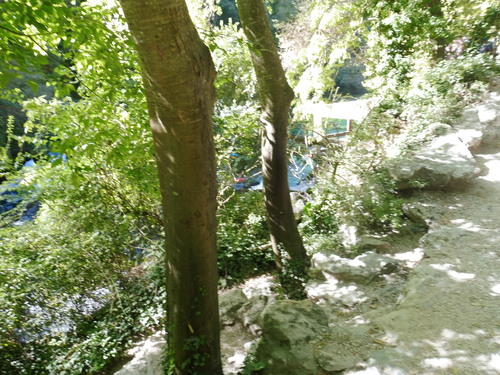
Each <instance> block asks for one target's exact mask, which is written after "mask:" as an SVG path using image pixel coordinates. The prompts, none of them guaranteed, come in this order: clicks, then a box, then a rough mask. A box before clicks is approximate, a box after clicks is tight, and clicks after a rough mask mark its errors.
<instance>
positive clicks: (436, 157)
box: [387, 133, 479, 190]
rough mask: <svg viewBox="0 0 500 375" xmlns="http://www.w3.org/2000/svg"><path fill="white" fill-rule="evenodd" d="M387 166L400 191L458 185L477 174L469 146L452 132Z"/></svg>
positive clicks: (477, 170)
mask: <svg viewBox="0 0 500 375" xmlns="http://www.w3.org/2000/svg"><path fill="white" fill-rule="evenodd" d="M387 169H388V172H389V174H390V175H391V177H392V178H393V179H394V180H395V182H396V187H397V188H398V189H399V190H408V189H414V188H417V187H425V188H427V189H441V188H454V187H460V186H463V185H464V184H465V183H467V182H469V181H471V180H472V179H473V178H474V177H476V176H477V174H478V173H479V169H478V168H477V166H476V161H475V159H474V157H473V156H472V154H471V152H470V151H469V148H468V146H467V145H466V144H465V143H463V142H462V140H461V139H460V137H459V136H458V135H457V134H455V133H453V134H447V135H445V136H442V137H438V138H436V139H435V140H434V141H433V142H432V143H431V144H430V146H429V147H427V148H423V149H422V150H420V151H418V152H416V153H415V154H414V155H409V156H405V157H404V158H402V157H400V158H398V159H396V160H393V161H392V162H391V163H389V165H388V168H387Z"/></svg>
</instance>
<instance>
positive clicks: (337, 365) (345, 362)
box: [256, 300, 375, 375]
mask: <svg viewBox="0 0 500 375" xmlns="http://www.w3.org/2000/svg"><path fill="white" fill-rule="evenodd" d="M369 328H370V327H369V326H366V325H359V326H356V327H348V326H345V325H341V324H334V325H329V321H328V318H327V316H326V314H325V312H324V310H323V309H322V308H320V307H319V306H317V305H315V304H314V303H312V302H311V301H308V300H306V301H277V302H276V303H274V304H273V305H270V306H269V307H268V308H267V309H266V311H265V313H264V319H263V329H264V330H263V337H262V340H261V341H260V342H259V344H258V347H257V350H256V359H257V360H258V361H261V362H264V363H265V364H266V366H265V368H264V369H263V372H262V374H264V375H278V374H280V375H281V374H287V375H288V374H290V375H311V374H332V373H334V372H336V371H342V370H345V369H348V368H352V367H354V366H356V365H357V364H358V363H359V362H361V361H362V360H363V359H364V358H366V357H367V355H368V353H369V352H371V351H372V350H373V349H374V348H375V345H374V341H373V338H372V337H370V335H369V334H368V331H369Z"/></svg>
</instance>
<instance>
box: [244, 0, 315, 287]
mask: <svg viewBox="0 0 500 375" xmlns="http://www.w3.org/2000/svg"><path fill="white" fill-rule="evenodd" d="M237 3H238V12H239V14H240V19H241V22H242V26H243V30H244V32H245V35H246V37H247V39H248V40H249V42H250V45H251V47H250V53H251V56H252V63H253V66H254V69H255V73H256V75H257V81H258V86H259V92H260V98H261V102H262V109H263V114H262V116H261V121H262V125H263V136H262V174H263V179H264V192H265V201H266V210H267V216H268V222H269V229H270V232H271V242H272V245H273V251H274V254H275V260H276V265H277V267H278V269H280V270H281V269H282V267H283V262H284V259H283V258H282V255H283V253H286V254H287V255H288V256H289V258H290V260H289V261H288V263H290V262H292V263H293V265H294V266H293V267H294V268H295V269H296V271H298V273H302V274H305V270H306V268H307V266H308V264H309V259H308V257H307V254H306V251H305V249H304V245H303V243H302V238H301V236H300V234H299V231H298V229H297V222H296V220H295V216H294V214H293V209H292V202H291V199H290V188H289V186H288V157H287V139H288V116H289V110H290V103H291V102H292V100H293V97H294V94H293V90H292V88H291V87H290V86H289V85H288V82H287V80H286V77H285V72H284V70H283V67H282V65H281V61H280V58H279V55H278V51H277V48H276V44H275V41H274V37H273V34H272V32H271V28H270V25H269V20H268V17H267V14H266V10H265V8H264V3H263V1H262V0H238V1H237ZM284 286H285V285H284Z"/></svg>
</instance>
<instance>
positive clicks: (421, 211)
mask: <svg viewBox="0 0 500 375" xmlns="http://www.w3.org/2000/svg"><path fill="white" fill-rule="evenodd" d="M403 212H404V213H405V215H406V216H407V217H408V218H409V219H410V220H411V221H413V222H414V223H416V224H418V225H421V226H423V227H424V228H429V227H430V226H431V225H432V223H434V222H436V221H437V220H438V214H437V213H436V210H435V208H434V207H433V205H432V204H429V203H423V202H407V203H405V204H403Z"/></svg>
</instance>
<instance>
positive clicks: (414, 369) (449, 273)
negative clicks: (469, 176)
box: [345, 141, 500, 375]
mask: <svg viewBox="0 0 500 375" xmlns="http://www.w3.org/2000/svg"><path fill="white" fill-rule="evenodd" d="M476 158H477V161H478V164H479V165H480V167H481V170H482V173H481V176H479V177H478V178H477V179H475V180H474V181H473V182H472V183H471V184H470V185H469V186H468V187H467V188H466V189H465V190H464V191H461V192H426V193H422V194H421V195H420V196H419V197H418V200H419V201H422V202H425V203H426V204H427V205H429V206H432V210H433V212H434V215H433V217H434V222H433V224H432V225H431V228H430V229H429V232H428V233H427V234H426V235H425V236H424V238H422V240H421V244H422V248H423V250H424V252H425V254H426V258H425V259H423V260H422V262H421V263H420V265H419V266H417V267H416V268H415V270H414V271H413V273H412V275H411V276H410V278H409V280H408V283H407V285H406V288H405V289H406V291H407V294H406V295H405V297H404V298H403V300H402V301H401V302H400V303H399V304H398V305H397V306H396V308H395V309H394V310H393V311H392V312H390V313H387V314H383V315H379V314H380V312H378V311H373V312H371V313H367V314H366V317H367V318H368V319H369V320H371V321H373V322H375V323H376V324H377V325H379V326H380V327H381V328H383V330H384V331H385V336H384V338H383V341H384V342H385V343H386V344H387V345H386V347H385V349H383V350H381V351H379V352H376V353H375V354H373V355H372V358H370V359H369V360H368V361H367V364H366V365H367V367H366V369H364V370H362V371H348V372H345V374H370V375H371V374H373V375H375V374H398V375H399V374H401V375H402V374H418V375H421V374H463V375H471V374H500V258H499V257H500V141H496V142H494V143H492V144H489V145H487V146H483V147H482V148H481V149H479V150H478V151H477V152H476Z"/></svg>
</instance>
